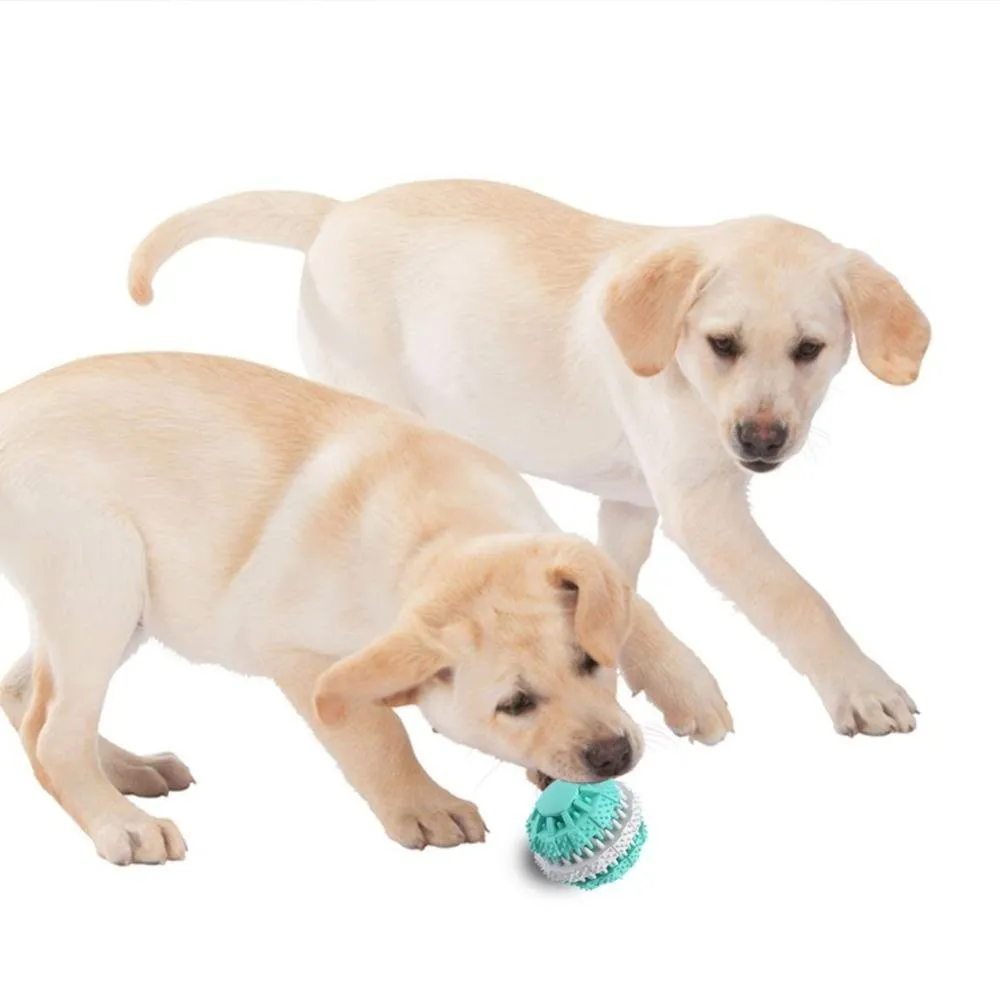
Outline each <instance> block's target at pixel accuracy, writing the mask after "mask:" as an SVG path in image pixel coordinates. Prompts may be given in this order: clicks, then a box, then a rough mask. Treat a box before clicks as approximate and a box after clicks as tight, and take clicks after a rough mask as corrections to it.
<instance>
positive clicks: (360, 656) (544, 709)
mask: <svg viewBox="0 0 1000 1000" xmlns="http://www.w3.org/2000/svg"><path fill="white" fill-rule="evenodd" d="M430 576H431V577H432V579H431V581H430V582H427V583H425V584H424V585H423V586H422V587H421V588H420V593H419V594H418V595H416V596H415V598H414V600H413V601H411V602H410V604H409V606H408V608H407V610H406V611H405V612H404V613H403V615H402V616H401V618H400V621H399V622H398V623H397V625H396V627H395V628H394V629H393V630H392V631H391V632H390V633H388V634H387V635H385V636H383V637H382V638H380V639H378V640H376V641H375V642H373V643H372V644H371V645H370V646H368V647H367V648H365V649H363V650H361V651H360V652H359V653H356V654H355V655H353V656H350V657H348V658H346V659H344V660H342V661H340V662H339V663H336V664H334V665H333V666H332V667H331V668H330V669H329V670H327V671H326V673H324V674H323V676H322V677H321V678H320V680H319V682H318V684H317V688H316V698H315V706H316V711H317V714H318V715H319V717H320V718H321V719H322V720H323V721H324V722H326V723H327V724H329V725H337V724H338V722H339V721H341V720H343V719H344V718H346V716H347V714H348V713H349V712H350V710H351V705H352V703H355V704H356V703H358V702H359V701H361V702H365V701H366V702H369V703H370V702H379V703H382V704H384V705H388V706H399V705H406V704H416V705H418V706H419V707H420V709H421V711H422V712H423V714H424V715H425V716H426V718H427V719H428V721H429V722H430V723H431V725H432V726H433V727H434V728H435V729H436V730H437V731H438V732H439V733H442V734H443V735H445V736H448V737H449V738H451V739H453V740H456V741H457V742H459V743H464V744H466V745H468V746H472V747H476V748H477V749H479V750H482V751H484V752H486V753H489V754H492V755H493V756H495V757H499V758H500V759H502V760H506V761H511V762H513V763H516V764H522V765H524V766H525V767H528V768H535V769H537V770H539V771H542V772H544V773H545V774H547V775H551V776H552V777H556V778H562V779H564V780H566V781H573V782H591V781H601V780H604V779H606V778H612V777H617V776H618V775H620V774H624V773H625V772H626V771H628V770H630V769H631V768H632V767H633V766H634V764H635V763H636V761H637V760H638V759H639V757H640V755H641V754H642V749H643V741H642V736H641V732H640V730H639V728H638V727H637V726H636V724H635V723H634V722H633V721H632V720H631V719H630V718H629V716H628V715H627V714H626V713H625V712H624V711H622V709H621V707H620V706H619V704H618V701H617V699H616V697H615V686H616V684H615V681H616V669H615V668H616V664H617V660H618V654H619V650H620V649H621V646H622V644H623V643H624V641H625V638H626V635H627V633H628V630H629V618H630V607H631V591H630V589H629V587H628V585H627V584H626V583H625V581H624V580H623V579H622V577H621V575H620V574H619V572H618V571H617V569H616V568H615V567H614V566H613V565H612V564H611V562H610V560H609V559H608V557H607V556H605V555H604V554H603V553H602V552H601V551H600V550H599V549H598V548H597V547H596V546H594V545H591V544H590V543H589V542H585V541H583V540H582V539H576V538H573V537H569V536H565V535H552V536H534V537H531V538H521V539H514V538H508V539H504V540H500V541H496V542H480V543H477V544H475V545H472V546H469V547H468V548H465V549H463V551H462V552H461V553H460V554H458V555H454V554H452V555H450V556H449V557H448V558H447V559H446V560H444V561H443V562H442V563H441V564H439V565H437V566H436V567H435V570H434V572H433V573H432V574H430Z"/></svg>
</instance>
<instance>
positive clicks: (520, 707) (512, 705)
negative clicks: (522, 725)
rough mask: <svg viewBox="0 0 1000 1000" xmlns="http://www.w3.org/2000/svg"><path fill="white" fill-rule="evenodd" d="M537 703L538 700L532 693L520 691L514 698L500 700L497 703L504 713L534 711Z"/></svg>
mask: <svg viewBox="0 0 1000 1000" xmlns="http://www.w3.org/2000/svg"><path fill="white" fill-rule="evenodd" d="M537 704H538V702H537V701H535V699H534V698H533V697H532V696H531V695H530V694H527V693H525V692H524V691H518V692H517V694H516V695H514V697H513V698H508V699H507V700H506V701H502V702H500V704H499V705H497V711H498V712H502V713H503V714H504V715H525V714H526V713H528V712H530V711H532V710H533V709H534V708H535V706H536V705H537Z"/></svg>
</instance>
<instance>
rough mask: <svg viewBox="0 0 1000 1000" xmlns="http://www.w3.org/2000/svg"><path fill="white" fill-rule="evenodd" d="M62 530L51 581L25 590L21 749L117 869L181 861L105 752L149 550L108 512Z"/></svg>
mask: <svg viewBox="0 0 1000 1000" xmlns="http://www.w3.org/2000/svg"><path fill="white" fill-rule="evenodd" d="M60 527H63V526H62V525H60ZM65 529H66V531H67V533H70V532H71V536H70V537H69V538H60V537H59V535H60V534H61V533H62V532H61V531H58V530H57V531H53V530H52V528H51V526H50V527H49V531H48V532H47V533H46V535H45V536H44V548H43V549H42V550H41V551H39V552H38V553H37V557H38V559H39V562H40V563H41V564H43V565H45V567H46V572H45V575H44V576H39V577H37V578H35V579H34V581H33V583H34V586H29V587H26V588H25V596H26V598H27V599H28V601H29V603H30V605H31V608H32V612H33V616H34V619H35V624H36V630H35V634H36V643H35V650H34V655H33V664H32V685H31V696H30V700H29V701H28V705H27V708H26V710H25V713H24V716H23V718H22V720H21V726H20V733H21V741H22V743H23V744H24V747H25V750H26V751H27V754H28V759H29V760H30V761H31V764H32V767H33V768H34V771H35V774H36V775H37V776H38V779H39V781H40V782H41V784H42V785H43V786H44V787H45V789H46V790H47V791H48V792H49V793H50V794H51V795H52V796H53V797H54V798H55V799H56V801H58V802H59V804H60V805H61V806H62V807H63V808H64V809H65V810H66V812H68V813H69V814H70V816H72V817H73V819H74V820H76V822H77V823H78V824H79V825H80V827H81V828H82V829H83V830H84V831H86V833H87V834H88V835H89V836H90V837H91V839H92V840H93V841H94V844H95V845H96V847H97V850H98V853H99V854H100V855H101V856H102V857H104V858H107V859H108V860H109V861H112V862H114V863H116V864H129V863H131V862H134V861H135V862H146V863H160V862H164V861H167V860H179V859H181V858H183V857H184V854H185V850H186V847H185V844H184V840H183V838H182V837H181V835H180V832H179V831H178V830H177V828H176V827H175V826H174V825H173V823H170V822H168V821H166V820H159V819H154V818H153V817H151V816H148V815H147V814H146V813H144V812H142V811H141V810H140V809H138V808H137V807H136V806H135V805H133V804H132V803H131V802H129V801H128V800H127V799H126V798H124V797H123V796H122V794H121V792H120V791H119V790H118V789H117V788H116V787H115V785H114V784H113V783H112V782H111V781H110V780H109V778H108V776H107V774H105V772H104V770H103V768H102V766H101V760H100V757H99V752H98V734H97V730H98V724H99V722H100V716H101V709H102V707H103V705H104V698H105V695H106V693H107V689H108V684H109V683H110V681H111V678H112V676H113V675H114V673H115V671H116V670H117V669H118V667H119V665H120V664H121V662H122V660H123V658H124V657H125V656H126V655H127V653H128V652H129V651H130V650H131V647H132V643H133V639H134V636H135V632H136V629H137V627H138V623H139V621H140V619H141V617H142V613H143V608H144V604H145V600H146V562H145V548H144V546H143V543H142V540H141V538H140V537H139V536H138V534H137V533H136V532H135V530H134V528H133V527H132V526H131V525H130V524H129V523H128V522H125V521H123V520H122V519H121V518H119V517H116V516H115V515H113V514H112V513H110V512H101V513H99V514H98V515H97V516H96V517H92V518H88V519H87V522H86V523H83V524H81V523H80V522H79V519H78V520H77V522H76V523H75V524H72V525H71V524H66V525H65ZM46 550H47V551H46Z"/></svg>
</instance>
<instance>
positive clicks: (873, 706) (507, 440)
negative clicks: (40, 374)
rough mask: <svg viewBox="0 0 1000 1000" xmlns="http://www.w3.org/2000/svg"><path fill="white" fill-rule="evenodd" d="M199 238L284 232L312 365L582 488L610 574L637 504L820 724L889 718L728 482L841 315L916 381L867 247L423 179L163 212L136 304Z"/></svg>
mask: <svg viewBox="0 0 1000 1000" xmlns="http://www.w3.org/2000/svg"><path fill="white" fill-rule="evenodd" d="M209 236H227V237H234V238H237V239H246V240H256V241H259V242H264V243H275V244H280V245H283V246H289V247H295V248H298V249H300V250H303V251H306V253H307V258H306V268H305V273H304V276H303V281H302V297H301V311H300V337H301V343H302V349H303V352H304V354H305V358H306V362H307V365H308V368H309V370H310V372H311V373H312V374H313V375H315V376H316V377H317V378H320V379H322V380H324V381H326V382H329V383H331V384H333V385H337V386H339V387H342V388H345V389H349V390H351V391H355V392H360V393H362V394H364V395H367V396H370V397H372V398H375V399H379V400H382V401H385V402H391V403H394V404H397V405H399V406H403V407H407V408H409V409H411V410H415V411H417V412H419V413H421V414H423V415H424V416H425V417H426V418H427V419H428V420H430V421H431V422H433V423H435V424H437V425H438V426H441V427H444V428H447V429H448V430H451V431H453V432H455V433H458V434H461V435H462V436H463V437H466V438H468V439H470V440H472V441H475V442H476V443H478V444H480V445H482V446H483V447H485V448H487V449H489V450H490V451H492V452H494V453H496V454H497V455H499V456H501V457H502V458H504V459H505V460H506V461H508V462H510V463H511V464H512V465H514V466H516V467H517V468H519V469H521V470H522V471H525V472H528V473H533V474H535V475H539V476H545V477H548V478H550V479H554V480H557V481H559V482H562V483H566V484H568V485H571V486H576V487H579V488H581V489H584V490H588V491H590V492H593V493H596V494H597V495H598V496H599V497H600V498H601V510H600V540H601V543H602V545H603V546H604V547H605V548H606V550H607V551H608V552H610V553H611V554H612V556H613V557H614V558H615V560H616V561H617V562H618V564H619V565H620V567H621V568H622V570H623V571H624V573H625V574H626V576H627V578H628V579H630V580H631V581H632V582H633V583H634V582H635V580H636V578H637V576H638V573H639V569H640V567H641V566H642V564H643V562H644V561H645V560H646V558H647V556H648V554H649V551H650V546H651V543H652V538H653V532H654V529H655V527H656V524H657V521H658V520H659V521H660V523H661V524H662V527H663V530H664V532H665V533H666V534H667V536H668V537H670V538H671V539H673V540H674V541H675V542H677V543H678V544H679V545H680V546H681V547H682V548H683V549H684V551H685V552H687V554H688V555H689V556H690V557H691V559H692V560H693V562H694V563H695V565H696V566H698V567H699V568H700V569H701V571H702V572H703V573H704V574H705V576H706V577H707V578H708V580H709V581H710V582H711V583H713V584H714V585H715V586H717V587H718V588H719V589H720V590H721V591H722V592H723V593H724V594H726V595H727V596H728V597H729V598H730V599H731V600H733V601H734V602H735V603H736V604H737V606H738V607H739V608H740V609H741V610H742V611H743V612H744V613H745V614H746V615H747V617H748V618H749V619H750V620H751V621H752V622H753V623H754V625H756V626H757V627H758V628H759V629H760V630H761V631H762V632H763V633H764V634H765V635H766V636H768V637H769V638H770V639H771V640H773V641H774V642H775V644H776V645H777V646H778V648H779V649H780V650H781V652H782V653H783V654H784V655H785V656H786V657H787V658H788V659H789V660H790V661H791V663H792V665H793V666H794V667H795V668H796V669H797V670H799V671H800V672H802V673H803V674H805V675H806V676H807V677H808V678H809V680H810V681H811V682H812V683H813V685H814V687H815V688H816V690H817V691H818V693H819V695H820V697H821V698H822V699H823V703H824V704H825V706H826V708H827V710H828V711H829V713H830V715H831V716H832V718H833V721H834V724H835V726H836V728H837V729H838V730H839V731H840V732H842V733H848V734H854V733H856V732H864V733H872V734H880V733H888V732H908V731H910V730H911V729H913V727H914V725H915V720H914V713H915V711H916V708H915V706H914V705H913V702H912V701H911V699H910V698H909V696H908V695H907V693H906V692H905V691H904V690H903V689H902V688H901V687H900V686H899V685H898V684H896V683H895V682H894V681H892V679H891V678H890V677H889V676H888V675H887V674H886V673H885V672H884V671H883V670H882V668H881V667H879V666H878V665H877V664H876V663H874V662H873V661H872V660H870V659H869V658H868V657H867V656H866V655H865V654H864V653H863V652H862V651H861V650H860V649H859V648H858V646H857V644H856V643H855V642H854V640H853V639H852V638H851V637H850V636H849V635H848V634H847V632H846V631H845V629H844V628H843V626H842V625H841V624H840V622H839V621H838V619H837V617H836V615H835V614H834V612H833V611H832V609H831V608H830V607H829V605H828V604H827V603H826V602H825V601H824V600H823V598H822V597H821V596H820V595H819V594H818V593H817V592H816V591H815V590H814V589H813V588H812V587H810V586H809V584H808V583H806V581H805V580H803V579H802V578H801V577H800V576H799V575H798V574H797V573H796V572H795V570H793V569H792V567H791V566H789V565H788V564H787V563H786V562H785V560H784V559H783V558H782V557H781V556H780V555H779V554H778V553H777V552H776V551H775V550H774V548H773V547H772V546H771V545H770V543H769V542H768V541H767V539H766V538H765V537H764V535H763V534H762V532H761V531H760V529H759V528H758V527H757V525H756V523H755V522H754V520H753V518H752V517H751V514H750V511H749V508H748V505H747V499H746V483H747V478H748V476H749V475H750V473H763V472H767V471H770V470H772V469H776V468H777V467H778V466H779V465H780V464H781V463H782V462H783V461H785V460H786V459H788V458H790V457H791V456H792V455H794V454H795V453H796V452H797V451H798V450H799V449H800V448H801V447H802V444H803V442H804V441H805V439H806V435H807V433H808V430H809V426H810V422H811V420H812V418H813V415H814V414H815V412H816V409H817V407H818V406H819V404H820V402H821V401H822V399H823V397H824V395H825V393H826V390H827V387H828V386H829V384H830V380H831V379H832V378H833V376H834V375H835V374H836V372H837V371H838V370H839V369H840V368H841V366H842V365H843V364H844V362H845V361H846V359H847V357H848V354H849V352H850V344H851V333H852V331H853V334H854V340H855V341H856V344H857V348H858V353H859V355H860V357H861V360H862V362H863V363H864V364H865V365H866V366H867V367H868V368H869V369H870V370H871V371H872V372H873V373H874V374H875V375H876V376H877V377H878V378H880V379H882V380H884V381H886V382H890V383H892V384H895V385H905V384H907V383H909V382H912V381H913V380H914V379H915V378H916V377H917V372H918V370H919V367H920V362H921V359H922V357H923V355H924V352H925V350H926V348H927V344H928V340H929V336H930V331H929V327H928V324H927V321H926V319H925V318H924V316H923V315H922V314H921V312H920V311H919V309H918V308H917V307H916V305H915V304H914V303H913V301H912V300H911V299H910V297H909V296H908V295H907V294H906V292H905V291H904V290H903V288H902V286H901V285H900V284H899V282H898V281H897V280H896V279H895V278H894V277H893V276H892V275H891V274H890V273H889V272H888V271H886V270H885V269H884V268H882V267H880V266H879V265H878V264H876V263H875V262H874V261H873V260H871V259H870V258H868V257H866V256H865V255H864V254H862V253H859V252H857V251H854V250H847V249H845V248H843V247H841V246H838V245H837V244H834V243H831V242H830V241H829V240H827V239H826V238H825V237H824V236H822V235H821V234H820V233H817V232H815V231H813V230H811V229H806V228H804V227H803V226H799V225H795V224H793V223H790V222H785V221H782V220H781V219H773V218H753V219H742V220H737V221H731V222H723V223H720V224H718V225H712V226H702V227H691V228H683V229H679V228H659V227H656V228H654V227H649V226H637V225H629V224H625V223H621V222H615V221H613V220H610V219H603V218H598V217H596V216H592V215H587V214H585V213H583V212H580V211H577V210H575V209H573V208H569V207H568V206H566V205H562V204H560V203H558V202H554V201H551V200H549V199H547V198H543V197H542V196H540V195H537V194H533V193H531V192H529V191H524V190H521V189H519V188H513V187H507V186H504V185H500V184H490V183H482V182H470V181H439V182H428V183H419V184H410V185H404V186H402V187H397V188H391V189H389V190H386V191H381V192H378V193H376V194H373V195H371V196H369V197H366V198H362V199H360V200H358V201H355V202H348V203H338V202H334V201H332V200H330V199H328V198H323V197H320V196H318V195H309V194H295V193H283V192H270V193H266V192H265V193H260V192H258V193H249V194H242V195H234V196H232V197H229V198H223V199H222V200H220V201H217V202H213V203H211V204H209V205H204V206H201V207H200V208H195V209H192V210H190V211H188V212H184V213H182V214H180V215H178V216H175V217H174V218H172V219H169V220H168V221H167V222H165V223H164V224H163V225H161V226H160V227H158V228H157V229H156V230H154V231H153V232H152V233H151V234H150V235H149V236H148V237H147V238H146V240H145V241H144V242H143V243H142V245H141V246H140V247H139V248H138V250H137V251H136V254H135V256H134V258H133V261H132V269H131V273H130V288H131V292H132V295H133V297H134V298H135V299H136V301H138V302H148V301H150V299H151V298H152V279H153V276H154V274H155V272H156V270H157V268H158V267H159V266H160V264H161V263H162V262H163V261H164V260H166V259H167V258H168V257H169V256H170V255H171V254H173V253H174V252H176V251H177V250H178V249H180V248H181V247H183V246H185V245H187V244H188V243H190V242H192V241H193V240H197V239H200V238H202V237H209ZM687 656H688V660H687V662H688V664H689V669H690V670H692V671H694V670H696V669H698V668H697V667H696V666H695V664H696V660H695V658H694V656H693V654H690V653H688V654H687Z"/></svg>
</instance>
